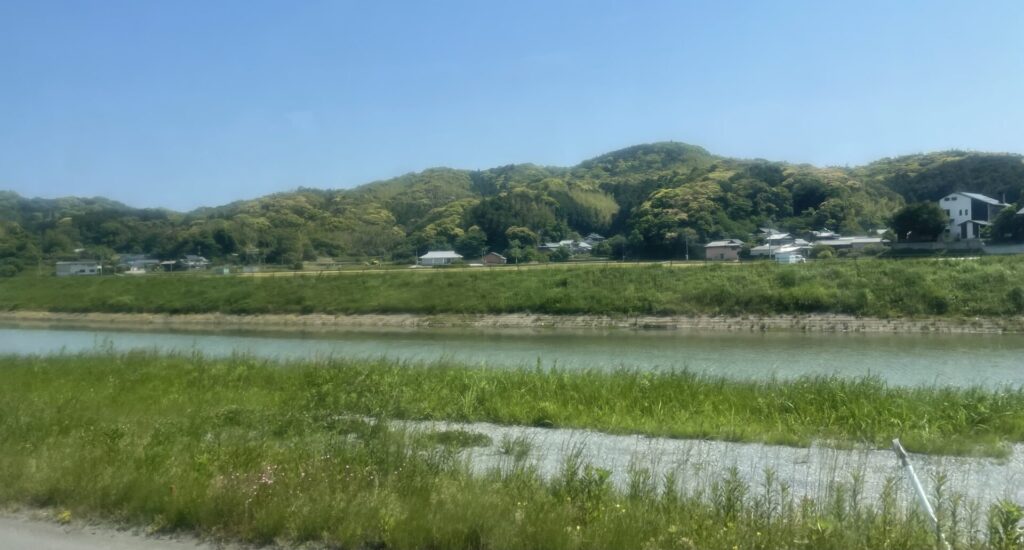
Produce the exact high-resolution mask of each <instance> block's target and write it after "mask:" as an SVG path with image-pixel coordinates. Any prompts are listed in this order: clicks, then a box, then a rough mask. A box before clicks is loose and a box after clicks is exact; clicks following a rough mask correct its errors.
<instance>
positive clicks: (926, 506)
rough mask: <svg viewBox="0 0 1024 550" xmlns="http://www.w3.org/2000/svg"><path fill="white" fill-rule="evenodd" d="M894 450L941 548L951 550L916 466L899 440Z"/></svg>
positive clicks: (896, 441)
mask: <svg viewBox="0 0 1024 550" xmlns="http://www.w3.org/2000/svg"><path fill="white" fill-rule="evenodd" d="M892 450H893V452H895V453H896V457H897V458H899V459H900V462H901V463H902V464H903V469H904V470H905V471H906V472H907V477H908V478H910V484H911V485H912V486H913V487H914V492H915V493H917V500H918V502H919V503H920V504H921V509H922V510H924V515H925V516H927V517H928V519H929V520H930V521H931V522H932V527H933V528H934V529H935V536H936V537H937V539H938V542H939V543H940V546H942V547H944V548H946V550H949V543H948V542H946V537H943V536H942V530H940V529H939V519H938V518H937V517H935V510H934V509H932V505H931V503H930V502H928V495H926V494H925V492H924V487H922V486H921V480H919V479H917V473H915V472H914V466H913V465H912V464H911V463H910V457H908V456H907V451H906V450H904V449H903V445H900V440H899V439H893V440H892Z"/></svg>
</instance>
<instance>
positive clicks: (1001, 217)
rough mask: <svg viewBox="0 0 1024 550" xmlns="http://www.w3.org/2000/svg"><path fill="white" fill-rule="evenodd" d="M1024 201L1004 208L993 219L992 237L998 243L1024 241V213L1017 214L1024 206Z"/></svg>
mask: <svg viewBox="0 0 1024 550" xmlns="http://www.w3.org/2000/svg"><path fill="white" fill-rule="evenodd" d="M1022 205H1024V201H1021V202H1020V203H1018V204H1015V205H1013V206H1011V207H1010V208H1004V209H1003V210H1002V212H1000V213H999V214H998V215H997V216H996V219H995V220H993V221H992V226H991V237H992V240H993V241H995V242H997V243H1024V215H1022V214H1017V212H1019V211H1020V210H1021V209H1022V208H1024V206H1022Z"/></svg>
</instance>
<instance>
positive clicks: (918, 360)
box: [0, 326, 1024, 387]
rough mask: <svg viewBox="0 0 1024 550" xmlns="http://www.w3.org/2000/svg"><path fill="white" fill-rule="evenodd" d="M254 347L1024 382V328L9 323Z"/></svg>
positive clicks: (97, 343) (63, 340)
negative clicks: (206, 328)
mask: <svg viewBox="0 0 1024 550" xmlns="http://www.w3.org/2000/svg"><path fill="white" fill-rule="evenodd" d="M108 349H112V350H117V351H129V350H139V349H146V350H158V351H162V352H193V351H199V352H201V353H203V354H206V355H210V356H224V355H230V354H232V353H247V354H252V355H255V356H259V357H266V358H275V359H302V358H316V357H357V358H363V357H374V358H375V357H381V356H386V357H389V358H392V359H396V360H410V361H435V360H439V359H450V360H453V361H458V362H461V363H467V364H471V365H482V366H487V367H494V368H515V367H534V366H536V365H538V364H539V365H540V366H542V367H544V368H550V367H557V368H564V369H580V368H598V369H614V368H620V367H624V368H629V369H651V370H667V369H688V370H691V371H695V372H701V373H707V374H712V375H721V376H726V377H729V378H735V379H764V378H767V377H772V376H774V377H778V378H792V377H796V376H802V375H838V376H845V377H859V376H864V375H876V376H879V377H881V378H883V379H884V380H886V381H887V382H889V383H891V384H895V385H933V384H934V385H954V386H966V385H974V384H978V385H984V386H988V387H1000V386H1007V385H1009V386H1014V387H1017V386H1022V385H1024V368H1022V363H1024V361H1022V358H1024V335H1019V334H1014V335H978V334H862V333H857V334H843V333H799V332H767V333H750V332H696V331H694V332H686V331H630V330H610V331H601V330H589V331H568V330H501V331H482V330H467V329H415V330H399V329H386V330H381V329H374V330H347V331H339V332H334V333H321V332H318V333H315V334H297V333H290V332H289V333H273V332H266V331H260V332H229V333H225V332H218V333H215V334H209V333H199V332H182V331H178V332H173V331H159V332H157V331H150V330H138V331H131V330H124V329H122V328H120V327H119V328H118V329H111V330H101V329H96V328H71V327H52V326H51V327H48V328H27V327H24V326H6V327H0V353H6V354H52V353H76V352H81V351H95V350H108Z"/></svg>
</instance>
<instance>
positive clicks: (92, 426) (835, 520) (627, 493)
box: [0, 354, 1019, 550]
mask: <svg viewBox="0 0 1024 550" xmlns="http://www.w3.org/2000/svg"><path fill="white" fill-rule="evenodd" d="M2 363H3V364H2V365H0V369H2V372H3V373H4V384H3V385H0V504H2V505H8V506H10V505H31V506H45V507H53V508H56V509H59V510H66V511H67V512H69V513H70V514H71V515H72V516H87V517H103V518H108V519H115V520H119V521H123V522H126V523H130V524H135V525H142V526H147V527H148V528H149V529H151V530H157V531H170V530H177V529H188V530H195V531H198V532H200V533H203V534H206V535H211V536H215V537H224V538H231V539H241V540H246V541H253V542H257V543H266V542H271V541H277V542H288V543H302V542H306V541H314V542H316V543H318V544H323V545H327V546H330V547H340V548H389V549H390V548H393V549H405V548H409V549H414V548H415V549H420V548H445V549H453V550H458V549H479V548H509V549H518V548H524V549H525V548H568V549H577V548H579V549H583V548H602V549H610V550H614V549H630V550H632V549H638V548H640V549H652V550H653V549H661V548H666V549H694V548H704V549H719V548H721V549H730V548H764V549H768V548H821V549H830V548H836V549H857V548H930V547H932V546H934V544H935V537H934V533H933V532H932V531H931V529H930V528H929V527H928V525H927V523H926V521H924V519H923V518H922V517H921V516H920V515H919V514H917V513H916V512H914V511H913V508H908V507H904V506H900V505H899V504H898V503H899V501H900V499H899V498H898V489H897V487H896V485H895V484H891V486H889V487H887V488H886V490H885V491H884V492H883V495H882V498H881V499H880V500H879V501H878V502H870V503H869V502H864V501H863V499H861V498H859V497H858V494H859V492H858V491H857V488H856V486H851V487H841V486H836V487H834V490H832V491H830V492H829V493H828V496H827V497H825V498H822V499H820V500H813V499H809V498H803V497H801V496H798V495H792V494H790V493H789V490H788V488H787V487H786V486H785V485H784V484H781V483H778V482H777V481H773V480H772V477H771V476H770V475H767V476H766V480H765V483H764V484H762V485H761V486H750V485H747V484H745V483H744V482H742V481H741V480H740V479H739V478H738V476H737V475H736V473H735V472H728V471H725V472H720V473H717V474H714V475H711V476H708V478H707V483H703V484H700V487H701V488H700V489H698V490H685V489H681V488H680V486H681V485H683V484H679V483H677V481H678V480H677V479H674V478H673V477H672V475H669V476H668V477H667V478H665V479H657V478H653V477H652V476H650V475H646V474H645V472H644V471H643V470H641V469H637V470H634V471H633V472H632V473H631V481H630V483H629V486H628V487H627V488H624V489H619V488H616V487H614V486H612V485H611V484H610V483H609V481H608V477H609V476H608V472H606V471H604V470H601V469H598V468H594V467H592V466H589V465H588V464H586V463H584V462H583V461H582V460H581V458H580V457H581V456H582V455H580V454H576V455H574V456H573V457H570V459H569V460H567V461H566V463H565V464H564V467H563V471H562V473H561V474H560V475H558V476H556V477H555V478H554V479H542V478H541V477H540V476H539V475H538V474H537V473H536V470H534V469H533V468H531V467H530V465H529V464H528V463H526V462H524V461H523V460H522V459H521V458H515V453H511V454H512V455H513V456H512V458H510V462H509V463H508V464H506V465H505V466H503V467H499V468H496V469H494V470H492V471H491V472H490V473H488V474H487V475H473V474H471V468H470V465H469V464H468V463H466V461H465V460H463V459H461V458H460V456H459V454H458V452H457V448H458V447H459V446H458V445H455V446H452V445H446V444H444V443H443V442H442V441H440V440H444V439H447V438H446V437H441V438H439V437H438V436H436V435H435V436H430V435H429V434H428V435H426V436H424V435H420V434H417V433H411V432H403V431H400V430H392V429H390V428H388V426H387V425H386V423H366V422H361V421H358V420H352V419H351V417H349V416H345V415H340V414H338V413H339V411H340V409H339V405H338V403H344V402H346V400H347V399H348V398H347V397H339V396H347V395H349V394H358V393H361V392H363V391H365V390H366V389H367V388H369V387H370V386H371V384H372V382H373V381H372V380H364V381H360V380H361V378H364V377H366V376H369V375H370V372H371V371H373V370H376V369H380V368H382V367H386V365H380V364H378V365H367V366H366V368H364V369H360V368H356V366H354V365H349V364H336V365H325V364H321V365H308V366H306V367H301V366H300V365H291V366H290V367H289V368H275V367H274V366H273V365H268V364H264V363H259V362H255V361H253V360H251V359H247V358H233V359H227V360H206V359H204V358H202V357H201V356H193V357H161V356H154V355H145V354H131V355H95V356H74V357H61V358H46V359H41V358H28V359H12V358H5V359H4V360H3V361H2ZM385 370H386V371H387V370H388V369H386V368H385ZM389 372H390V374H389V375H394V371H389ZM415 372H418V373H419V374H421V375H424V376H426V375H428V374H429V373H430V372H432V371H431V369H420V370H418V371H415ZM441 372H444V371H441ZM464 374H465V375H466V376H474V375H475V374H474V373H473V372H470V371H466V372H465V373H464ZM477 374H478V373H477ZM618 376H620V377H623V378H622V379H623V380H624V381H629V380H630V377H629V376H626V375H618ZM560 380H561V379H560V378H556V379H551V383H555V384H561V383H562V382H561V381H560ZM644 380H646V378H641V377H635V376H634V377H633V378H632V381H633V383H637V384H642V383H643V381H644ZM536 382H537V383H538V384H544V383H545V382H543V381H542V380H540V379H538V380H537V381H536ZM654 383H655V384H657V381H655V382H654ZM531 391H533V390H532V389H531V388H530V387H529V386H524V387H523V391H522V395H523V396H527V395H529V394H530V393H531ZM424 393H425V392H424ZM572 396H573V394H572V392H571V391H568V392H565V393H564V397H565V398H566V401H567V402H573V397H572ZM420 397H425V395H424V394H421V395H420ZM339 400H340V401H339ZM393 401H395V402H400V403H405V404H409V403H410V398H409V396H408V395H398V396H396V397H395V398H394V399H393ZM367 405H372V408H374V409H376V412H378V413H386V412H388V411H389V410H391V409H392V408H393V406H392V405H391V404H389V403H387V402H385V401H384V399H383V393H382V392H378V393H376V394H375V397H374V398H373V400H372V401H368V402H367ZM508 446H509V447H510V448H511V447H513V446H514V445H512V444H511V443H509V445H508ZM939 505H940V510H941V511H942V513H943V522H944V529H945V531H946V534H947V538H949V539H950V540H951V541H953V543H954V545H955V547H956V548H983V547H986V545H989V544H993V545H995V544H1002V543H1005V542H1006V541H1007V540H1012V537H1013V536H1014V535H1013V534H1012V529H1013V528H1015V526H1016V523H1017V521H1018V520H1016V519H1014V517H1015V516H1014V514H1015V513H1017V512H1018V511H1019V507H1016V505H1014V504H1012V503H1003V504H1002V505H1001V506H1002V507H997V508H994V509H993V511H992V512H991V513H986V512H985V511H983V510H982V511H979V510H977V509H976V508H972V507H970V506H967V505H965V504H963V503H962V502H960V501H958V500H956V499H954V498H950V499H948V500H943V501H941V502H940V503H939ZM999 525H1004V526H1008V528H1007V529H1003V532H1008V533H1011V534H1010V535H1009V537H1011V538H1010V539H1008V538H1007V536H1002V535H999V532H997V530H990V529H986V527H987V526H999ZM1008 529H1009V530H1008ZM990 533H992V534H991V535H990ZM1001 536H1002V538H1000V537H1001ZM1006 547H1007V548H1010V547H1012V546H1006Z"/></svg>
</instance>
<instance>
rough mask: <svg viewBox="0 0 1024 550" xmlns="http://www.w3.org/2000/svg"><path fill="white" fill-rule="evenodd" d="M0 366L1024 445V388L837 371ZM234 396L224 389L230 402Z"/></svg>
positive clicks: (292, 394) (49, 375)
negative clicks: (896, 383)
mask: <svg viewBox="0 0 1024 550" xmlns="http://www.w3.org/2000/svg"><path fill="white" fill-rule="evenodd" d="M153 365H158V366H153ZM282 365H284V366H286V367H287V368H278V367H280V366H282ZM0 366H2V368H3V369H4V373H5V379H7V380H9V381H10V383H8V384H7V387H8V388H10V390H9V391H11V392H14V391H24V390H26V389H33V388H35V389H38V390H39V391H40V392H42V394H43V395H53V394H57V393H60V392H64V394H65V395H68V396H73V395H78V394H82V393H87V392H91V391H94V387H95V386H100V387H104V386H103V384H102V383H99V382H92V381H91V380H92V379H96V380H106V379H108V378H109V379H111V380H115V379H118V378H124V379H128V380H132V381H134V382H135V383H138V384H141V385H142V387H145V388H150V390H147V391H154V392H155V391H160V390H159V388H165V389H166V390H167V391H168V392H171V393H174V392H176V391H181V392H188V391H189V388H190V387H191V385H195V384H201V385H205V384H210V385H214V386H215V385H218V384H224V385H227V386H231V385H233V384H239V385H243V386H245V387H246V388H247V391H251V392H256V393H259V392H262V393H263V394H264V395H265V396H267V397H268V398H270V397H272V398H273V399H274V400H275V401H276V400H285V401H287V402H288V403H289V404H290V407H291V408H292V410H293V411H294V412H295V414H299V415H302V414H312V415H325V414H335V415H337V414H348V415H357V416H359V415H363V416H373V417H384V418H391V419H402V420H451V421H467V422H469V421H485V422H494V423H498V424H509V425H531V426H542V427H554V426H557V427H570V428H585V429H595V430H600V431H605V432H610V433H637V434H646V435H652V436H665V437H678V438H700V439H718V440H727V441H749V442H765V443H774V444H784V445H793V446H807V445H810V444H811V443H813V442H815V441H825V442H830V443H832V444H834V445H838V446H852V445H870V446H876V447H879V448H887V447H888V446H889V442H890V440H891V439H892V438H894V437H899V438H901V439H902V440H903V442H904V444H905V445H906V447H907V448H908V449H909V450H912V451H917V452H925V453H935V454H987V455H996V456H998V455H1000V454H1003V453H1005V452H1006V445H1007V444H1008V443H1015V442H1024V388H1004V389H984V388H955V387H915V388H906V387H890V386H888V385H886V384H885V383H884V382H882V381H881V380H879V379H876V378H861V379H843V378H839V377H802V378H797V379H794V380H766V381H738V380H729V379H726V378H721V377H716V376H709V375H701V374H696V373H691V372H685V371H683V372H675V371H669V372H650V371H632V370H619V371H602V370H557V369H550V370H549V369H541V368H536V369H491V368H487V367H468V366H463V365H458V364H451V363H447V362H438V363H428V364H420V363H408V362H400V361H394V360H389V359H383V358H382V359H377V360H367V359H352V360H346V359H323V360H299V361H295V362H287V363H279V362H276V361H273V360H265V359H257V358H254V357H247V356H238V357H231V358H223V359H214V358H204V357H202V356H198V355H197V356H194V357H193V356H181V355H170V356H154V355H147V354H128V355H107V354H99V355H93V354H86V355H75V356H53V357H42V358H33V357H6V358H3V359H0ZM44 381H45V382H46V383H47V384H48V385H47V386H45V387H44V385H43V382H44ZM211 392H213V393H217V392H216V391H215V390H212V389H211ZM10 398H11V399H13V397H10ZM233 398H234V397H233V396H232V395H231V394H230V393H228V394H226V395H225V396H224V402H225V403H228V402H231V401H232V399H233ZM71 401H72V402H73V401H74V400H73V399H71ZM260 403H261V400H260V399H257V400H256V401H254V403H252V404H249V405H244V404H242V403H240V405H242V406H243V407H244V410H245V411H248V412H247V413H246V414H264V413H263V412H261V409H260V408H259V406H260ZM144 405H145V402H144V401H142V402H140V403H138V406H139V407H143V406H144ZM67 406H70V405H67ZM225 406H227V405H225ZM62 407H64V406H62ZM140 412H143V411H140Z"/></svg>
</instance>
